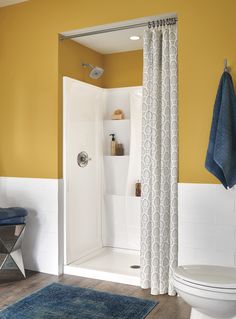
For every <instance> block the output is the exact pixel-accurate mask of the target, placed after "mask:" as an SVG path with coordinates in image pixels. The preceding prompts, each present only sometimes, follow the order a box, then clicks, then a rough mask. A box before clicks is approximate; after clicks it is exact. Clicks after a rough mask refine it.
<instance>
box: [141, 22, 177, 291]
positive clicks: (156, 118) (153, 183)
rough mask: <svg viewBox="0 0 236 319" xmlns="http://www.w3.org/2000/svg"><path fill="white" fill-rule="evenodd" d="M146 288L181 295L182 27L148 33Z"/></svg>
mask: <svg viewBox="0 0 236 319" xmlns="http://www.w3.org/2000/svg"><path fill="white" fill-rule="evenodd" d="M143 81H144V83H143V124H142V198H141V287H142V288H145V289H146V288H151V294H153V295H157V294H165V293H168V294H169V295H175V289H174V287H173V269H174V268H175V267H176V266H177V254H178V235H177V230H178V220H177V193H178V190H177V175H178V113H177V26H176V25H172V26H166V27H160V28H155V29H150V30H146V31H145V34H144V78H143Z"/></svg>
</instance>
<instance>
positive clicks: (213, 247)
mask: <svg viewBox="0 0 236 319" xmlns="http://www.w3.org/2000/svg"><path fill="white" fill-rule="evenodd" d="M179 264H180V265H183V264H209V265H210V264H217V265H222V266H236V191H235V190H225V189H224V187H223V186H222V185H214V184H179Z"/></svg>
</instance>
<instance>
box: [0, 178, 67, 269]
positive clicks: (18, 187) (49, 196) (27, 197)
mask: <svg viewBox="0 0 236 319" xmlns="http://www.w3.org/2000/svg"><path fill="white" fill-rule="evenodd" d="M61 182H62V181H61V180H58V179H40V178H13V177H0V206H1V207H9V206H20V207H25V208H26V209H27V210H28V211H29V216H28V217H27V226H26V232H25V238H24V242H23V258H24V263H25V268H26V269H31V270H37V271H40V272H46V273H50V274H58V273H59V258H60V256H59V245H58V242H59V234H58V219H59V212H60V210H59V208H58V197H59V196H58V191H59V186H60V183H61ZM60 259H61V258H60Z"/></svg>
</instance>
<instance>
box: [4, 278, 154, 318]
mask: <svg viewBox="0 0 236 319" xmlns="http://www.w3.org/2000/svg"><path fill="white" fill-rule="evenodd" d="M156 304H157V303H156V302H154V301H150V300H144V299H139V298H134V297H126V296H121V295H114V294H110V293H106V292H100V291H96V290H91V289H84V288H79V287H72V286H66V285H62V284H56V283H54V284H51V285H49V286H47V287H45V288H43V289H41V290H39V291H37V292H35V293H33V294H32V295H30V296H28V297H26V298H24V299H22V300H20V301H18V302H16V303H14V304H13V305H10V306H8V307H7V308H5V309H3V310H2V311H0V318H1V319H143V318H145V317H146V316H147V315H148V313H149V312H150V311H151V310H152V309H153V308H154V307H155V306H156Z"/></svg>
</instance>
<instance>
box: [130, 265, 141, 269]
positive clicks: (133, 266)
mask: <svg viewBox="0 0 236 319" xmlns="http://www.w3.org/2000/svg"><path fill="white" fill-rule="evenodd" d="M130 268H132V269H139V268H140V266H139V265H132V266H130Z"/></svg>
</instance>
